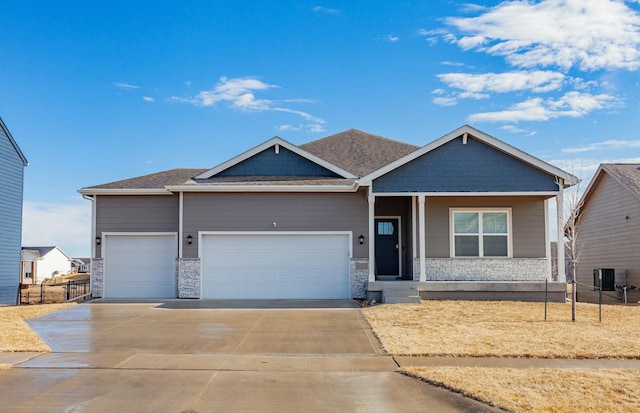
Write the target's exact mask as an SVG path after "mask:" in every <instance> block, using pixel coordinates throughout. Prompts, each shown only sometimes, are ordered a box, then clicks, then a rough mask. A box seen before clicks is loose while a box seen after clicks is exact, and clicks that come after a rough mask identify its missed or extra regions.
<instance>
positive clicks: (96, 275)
mask: <svg viewBox="0 0 640 413" xmlns="http://www.w3.org/2000/svg"><path fill="white" fill-rule="evenodd" d="M103 261H104V260H103V259H102V258H92V259H91V296H92V297H93V298H101V297H102V294H103V291H104V290H103V289H104V271H103V268H104V266H103Z"/></svg>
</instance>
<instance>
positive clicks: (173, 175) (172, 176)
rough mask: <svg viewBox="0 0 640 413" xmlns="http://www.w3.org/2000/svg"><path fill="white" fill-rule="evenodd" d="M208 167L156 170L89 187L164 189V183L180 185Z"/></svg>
mask: <svg viewBox="0 0 640 413" xmlns="http://www.w3.org/2000/svg"><path fill="white" fill-rule="evenodd" d="M207 170H208V169H187V168H177V169H170V170H168V171H162V172H156V173H153V174H149V175H144V176H139V177H136V178H130V179H123V180H122V181H115V182H110V183H108V184H103V185H96V186H92V187H90V188H91V189H164V187H165V186H166V185H181V184H184V183H187V182H189V181H190V180H191V178H193V177H194V176H196V175H198V174H201V173H202V172H205V171H207Z"/></svg>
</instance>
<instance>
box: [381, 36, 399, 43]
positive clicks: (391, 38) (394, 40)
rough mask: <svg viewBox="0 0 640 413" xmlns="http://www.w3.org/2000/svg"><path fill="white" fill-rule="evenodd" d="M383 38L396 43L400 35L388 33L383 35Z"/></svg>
mask: <svg viewBox="0 0 640 413" xmlns="http://www.w3.org/2000/svg"><path fill="white" fill-rule="evenodd" d="M382 40H386V41H388V42H391V43H395V42H397V41H398V40H400V37H398V36H396V35H394V34H388V35H386V36H383V37H382Z"/></svg>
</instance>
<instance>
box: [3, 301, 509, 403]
mask: <svg viewBox="0 0 640 413" xmlns="http://www.w3.org/2000/svg"><path fill="white" fill-rule="evenodd" d="M188 303H191V304H192V305H188ZM231 304H232V303H227V304H226V305H224V304H223V303H220V302H203V301H187V300H180V301H173V300H172V301H168V302H161V303H158V302H139V303H123V302H119V303H105V302H100V301H98V302H92V303H86V304H81V305H77V306H74V307H71V308H69V309H65V310H62V311H59V312H56V313H52V314H49V315H47V316H44V317H41V318H38V319H34V320H31V321H30V324H31V326H32V328H33V329H34V330H35V331H36V332H37V333H38V334H39V335H40V336H41V337H43V339H44V340H45V341H46V342H47V343H48V344H49V346H50V347H51V348H52V350H53V352H52V353H48V354H37V353H36V354H34V353H24V354H20V353H10V354H7V353H4V354H3V353H0V363H9V364H12V365H13V368H11V369H9V370H5V371H2V372H0V388H1V389H2V392H0V411H1V412H5V411H6V412H22V411H30V412H33V411H35V412H62V411H66V412H71V411H82V412H114V411H122V412H220V411H230V412H234V411H259V412H293V411H295V412H298V411H305V412H336V411H354V412H359V411H364V412H424V411H430V412H495V411H498V410H496V409H493V408H491V407H488V406H486V405H484V404H481V403H479V402H476V401H474V400H471V399H469V398H465V397H463V396H461V395H459V394H456V393H452V392H449V391H446V390H444V389H441V388H438V387H435V386H431V385H428V384H426V383H423V382H420V381H418V380H414V379H411V378H409V377H406V376H403V375H401V374H399V373H397V368H398V365H397V364H396V362H395V361H394V359H393V358H392V357H391V356H389V355H386V354H384V353H383V351H382V350H381V348H380V345H379V343H378V341H377V339H376V338H375V336H374V335H373V332H372V331H371V328H370V326H369V324H368V323H367V322H366V320H365V319H364V318H363V316H362V314H361V312H360V310H359V309H358V308H357V307H356V306H355V305H354V303H353V302H350V301H344V302H336V303H333V305H331V306H329V307H330V308H327V303H320V302H298V303H294V302H287V303H283V302H273V303H269V302H263V303H261V304H260V305H259V306H258V308H255V307H256V303H255V302H252V303H248V304H247V305H246V306H243V305H241V303H239V302H235V303H233V305H231ZM248 307H251V308H248Z"/></svg>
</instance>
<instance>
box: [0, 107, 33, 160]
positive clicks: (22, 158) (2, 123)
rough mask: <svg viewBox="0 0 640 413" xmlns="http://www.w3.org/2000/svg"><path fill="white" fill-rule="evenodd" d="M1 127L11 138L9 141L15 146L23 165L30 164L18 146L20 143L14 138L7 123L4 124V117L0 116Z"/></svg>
mask: <svg viewBox="0 0 640 413" xmlns="http://www.w3.org/2000/svg"><path fill="white" fill-rule="evenodd" d="M0 128H1V129H2V130H3V131H4V133H5V134H6V135H7V137H8V138H9V141H10V142H11V145H12V146H13V148H14V149H15V151H16V153H17V154H18V156H19V157H20V160H21V161H22V165H23V166H29V161H27V158H26V157H25V156H24V154H23V153H22V150H20V147H19V146H18V143H17V142H16V140H15V139H14V138H13V135H11V132H9V129H8V128H7V125H5V124H4V121H3V120H2V118H0Z"/></svg>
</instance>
